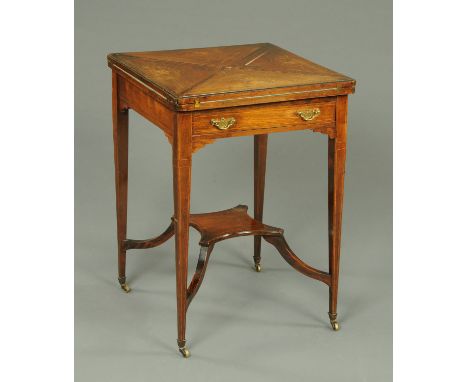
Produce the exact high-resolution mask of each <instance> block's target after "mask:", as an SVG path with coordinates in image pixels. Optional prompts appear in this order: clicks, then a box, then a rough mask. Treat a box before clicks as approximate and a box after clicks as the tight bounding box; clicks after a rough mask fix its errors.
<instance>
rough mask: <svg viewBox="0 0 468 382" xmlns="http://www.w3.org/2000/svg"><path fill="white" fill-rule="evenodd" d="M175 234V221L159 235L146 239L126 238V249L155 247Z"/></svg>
mask: <svg viewBox="0 0 468 382" xmlns="http://www.w3.org/2000/svg"><path fill="white" fill-rule="evenodd" d="M172 236H174V223H171V225H170V226H169V227H168V228H167V229H166V230H165V231H164V232H163V233H162V234H161V235H159V236H156V237H153V238H151V239H146V240H130V239H127V240H124V246H125V249H140V248H153V247H157V246H158V245H161V244H163V243H164V242H166V241H167V240H169V239H170V238H171V237H172Z"/></svg>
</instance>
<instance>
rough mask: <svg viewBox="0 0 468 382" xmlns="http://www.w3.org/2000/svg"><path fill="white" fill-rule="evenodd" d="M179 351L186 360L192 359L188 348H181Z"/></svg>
mask: <svg viewBox="0 0 468 382" xmlns="http://www.w3.org/2000/svg"><path fill="white" fill-rule="evenodd" d="M179 351H180V354H182V356H183V357H184V358H188V357H190V350H188V349H187V347H185V346H184V347H182V348H179Z"/></svg>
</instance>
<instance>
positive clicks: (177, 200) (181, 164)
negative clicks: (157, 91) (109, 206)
mask: <svg viewBox="0 0 468 382" xmlns="http://www.w3.org/2000/svg"><path fill="white" fill-rule="evenodd" d="M175 119H176V121H175V126H174V140H173V146H172V153H173V155H172V163H173V181H174V224H175V253H176V254H175V261H176V292H177V344H178V346H179V351H180V353H181V354H182V355H183V356H184V357H185V358H187V357H189V356H190V352H189V351H188V349H187V347H186V340H185V328H186V312H187V268H188V245H189V218H190V187H191V173H192V115H191V113H177V114H176V116H175Z"/></svg>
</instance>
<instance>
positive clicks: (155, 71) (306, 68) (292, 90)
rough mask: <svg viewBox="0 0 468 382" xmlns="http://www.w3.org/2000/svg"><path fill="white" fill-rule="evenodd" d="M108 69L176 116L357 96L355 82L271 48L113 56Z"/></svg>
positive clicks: (252, 46) (265, 45) (267, 45)
mask: <svg viewBox="0 0 468 382" xmlns="http://www.w3.org/2000/svg"><path fill="white" fill-rule="evenodd" d="M107 59H108V65H109V66H110V67H112V68H114V69H115V70H119V71H120V72H121V74H124V73H125V75H126V76H128V77H132V78H133V79H134V81H138V82H141V83H142V84H143V85H144V86H145V87H146V88H148V89H151V90H152V91H153V92H154V93H155V95H156V96H157V97H159V98H161V99H163V101H162V102H166V103H167V104H168V105H169V106H170V107H171V108H172V109H173V110H179V111H182V110H185V111H190V110H197V109H199V110H201V109H213V108H220V107H230V106H239V105H252V104H260V103H265V102H280V101H288V100H297V99H308V98H316V97H325V96H336V95H343V94H350V93H353V92H354V86H355V81H354V80H353V79H352V78H349V77H347V76H344V75H342V74H340V73H337V72H334V71H332V70H330V69H327V68H325V67H323V66H320V65H318V64H316V63H314V62H312V61H309V60H307V59H305V58H302V57H300V56H298V55H296V54H294V53H291V52H289V51H287V50H285V49H282V48H280V47H278V46H276V45H273V44H270V43H259V44H248V45H234V46H221V47H212V48H197V49H178V50H171V51H151V52H128V53H111V54H109V55H108V57H107Z"/></svg>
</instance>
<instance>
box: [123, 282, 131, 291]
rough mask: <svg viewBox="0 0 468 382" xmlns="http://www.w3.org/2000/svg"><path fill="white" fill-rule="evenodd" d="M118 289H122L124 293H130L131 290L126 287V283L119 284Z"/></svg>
mask: <svg viewBox="0 0 468 382" xmlns="http://www.w3.org/2000/svg"><path fill="white" fill-rule="evenodd" d="M120 287H121V288H122V289H123V291H124V292H125V293H128V292H130V291H131V290H132V289H131V288H130V287H129V286H128V284H127V283H123V284H120Z"/></svg>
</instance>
